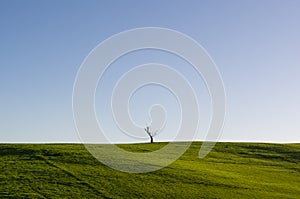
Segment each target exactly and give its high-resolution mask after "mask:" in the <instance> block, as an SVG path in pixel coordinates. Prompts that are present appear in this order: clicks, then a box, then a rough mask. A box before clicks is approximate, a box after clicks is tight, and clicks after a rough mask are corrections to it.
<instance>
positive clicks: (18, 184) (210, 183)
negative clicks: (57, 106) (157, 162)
mask: <svg viewBox="0 0 300 199" xmlns="http://www.w3.org/2000/svg"><path fill="white" fill-rule="evenodd" d="M163 145H164V143H154V144H131V145H129V144H128V145H122V146H121V147H122V148H124V149H126V150H128V151H139V152H147V151H152V150H156V149H158V148H160V147H162V146H163ZM200 146H201V143H199V142H195V143H193V144H192V146H191V147H190V148H189V150H188V151H186V153H185V154H184V155H183V156H182V157H181V158H180V159H179V160H177V161H176V162H174V163H173V164H171V165H170V166H168V167H166V168H164V169H161V170H158V171H155V172H152V173H145V174H132V173H124V172H120V171H116V170H113V169H111V168H109V167H107V166H105V165H103V164H101V163H100V162H99V161H97V160H96V159H95V158H93V156H91V155H90V153H89V152H88V151H87V150H86V149H85V147H84V146H83V145H80V144H0V158H1V161H0V168H1V173H0V198H10V197H11V198H300V144H254V143H218V144H217V145H216V147H215V148H214V149H213V150H212V151H211V153H209V155H208V156H206V157H205V158H204V159H199V158H198V152H199V148H200Z"/></svg>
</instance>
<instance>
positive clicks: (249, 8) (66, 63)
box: [0, 0, 300, 142]
mask: <svg viewBox="0 0 300 199" xmlns="http://www.w3.org/2000/svg"><path fill="white" fill-rule="evenodd" d="M299 8H300V1H297V0H287V1H281V0H264V1H260V0H251V1H250V0H248V1H238V0H236V1H233V0H229V1H215V0H213V1H154V0H153V1H147V2H146V1H145V2H142V1H134V0H125V1H78V0H75V1H58V0H54V1H38V0H28V1H17V0H2V1H0V91H1V92H0V142H78V141H79V139H78V136H77V133H76V128H75V125H74V122H73V116H72V89H73V83H74V81H75V77H76V73H77V71H78V69H79V67H80V65H81V63H82V61H83V60H84V58H85V57H86V56H87V55H88V53H89V52H90V51H91V50H92V49H93V48H94V47H95V46H96V45H98V44H99V43H100V42H101V41H103V40H104V39H106V38H108V37H109V36H111V35H113V34H116V33H119V32H121V31H125V30H128V29H132V28H139V27H147V26H155V27H164V28H170V29H174V30H177V31H180V32H183V33H185V34H187V35H189V36H190V37H192V38H193V39H195V40H196V41H197V42H199V43H200V44H201V45H202V46H203V47H204V48H205V49H206V50H207V52H208V53H209V54H210V56H211V57H212V58H213V60H214V61H215V63H216V64H217V66H218V68H219V70H220V73H221V75H222V78H223V81H224V85H225V88H226V95H227V114H226V121H225V125H224V130H223V134H222V137H221V141H253V142H300V122H299V120H300V103H299V102H300V88H299V85H300V78H299V77H300V37H299V35H300V12H299ZM148 53H149V54H150V55H148V57H147V56H146V54H147V52H144V53H142V54H140V55H139V54H136V55H135V57H133V58H132V59H130V55H129V57H128V58H124V60H123V63H122V65H126V67H127V66H128V67H129V66H130V65H131V63H134V64H137V63H147V62H149V61H152V60H155V61H157V62H164V61H166V60H167V61H168V64H169V65H173V66H174V67H175V68H176V69H178V70H180V64H181V62H180V61H176V58H172V59H169V55H156V53H155V52H148ZM154 54H155V55H154ZM132 60H135V61H134V62H132ZM120 61H122V60H120ZM182 64H183V63H182ZM124 67H125V66H124ZM118 71H119V72H120V70H118V69H115V70H114V69H112V74H117V72H118ZM182 72H183V73H185V74H186V75H187V77H188V79H189V80H191V81H192V82H193V83H192V84H193V85H199V87H197V86H195V87H196V89H198V92H197V94H198V97H199V101H200V104H202V105H200V107H202V110H203V115H204V116H206V115H209V110H208V108H207V107H208V106H209V105H205V104H206V102H209V100H208V99H207V95H205V94H203V93H204V92H203V93H202V90H203V89H202V88H205V86H204V84H203V82H202V83H201V79H200V80H197V79H196V78H197V77H194V75H193V73H192V72H191V71H189V70H188V69H182ZM116 77H117V75H115V76H109V78H106V81H108V82H109V81H110V80H111V79H116ZM108 86H109V85H108ZM99 89H100V88H99ZM106 89H108V88H106ZM149 89H153V88H149ZM108 90H109V89H108ZM153 92H154V91H153ZM157 92H158V93H160V92H162V91H160V90H159V89H158V90H157ZM158 95H159V96H162V95H163V94H161V95H160V94H158ZM202 95H203V96H202ZM135 97H136V98H137V101H139V102H137V103H141V104H142V105H141V107H146V106H148V105H149V104H150V102H156V101H157V100H158V98H157V97H156V98H155V97H154V98H153V99H152V100H153V101H145V98H143V97H142V93H140V94H137V95H136V96H135ZM166 97H170V96H167V94H166ZM161 98H162V99H164V97H161ZM97 99H98V100H97V103H98V104H96V106H97V114H98V116H99V118H101V117H105V114H103V112H101V111H103V110H102V109H101V107H103V106H104V102H102V101H101V99H102V100H103V98H101V95H100V96H99V95H98V96H97ZM104 99H106V98H104ZM171 101H172V100H170V101H167V102H171ZM171 104H172V103H171ZM171 109H172V107H171ZM132 110H133V112H132V114H133V118H136V120H137V121H139V122H140V123H141V125H142V124H143V123H145V122H146V120H143V119H140V118H141V117H142V116H140V115H139V114H141V113H140V112H139V111H137V110H140V108H138V109H137V108H136V109H134V108H133V109H132ZM107 111H108V110H107ZM143 113H144V112H143ZM134 115H135V116H134ZM173 115H174V114H173ZM205 118H206V119H204V123H207V122H208V121H209V119H207V118H208V117H205ZM104 119H105V118H104ZM173 119H175V121H176V117H175V118H173ZM177 119H178V118H177ZM108 123H109V122H108ZM205 125H208V124H203V129H205V128H206V126H205ZM108 126H109V125H108ZM107 128H110V127H107ZM170 128H171V127H170ZM112 131H113V129H112ZM169 131H170V130H169ZM202 138H203V133H202V134H201V132H200V135H199V139H202ZM167 139H168V136H165V137H161V140H167ZM125 141H126V139H125Z"/></svg>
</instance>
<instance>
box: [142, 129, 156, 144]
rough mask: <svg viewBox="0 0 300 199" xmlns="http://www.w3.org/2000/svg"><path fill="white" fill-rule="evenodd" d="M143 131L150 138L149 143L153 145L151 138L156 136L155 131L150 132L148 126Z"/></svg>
mask: <svg viewBox="0 0 300 199" xmlns="http://www.w3.org/2000/svg"><path fill="white" fill-rule="evenodd" d="M144 130H145V132H146V133H147V134H148V135H149V137H150V143H153V137H154V136H155V135H156V133H157V131H156V132H155V133H153V132H151V130H150V127H149V126H147V127H146V128H145V129H144Z"/></svg>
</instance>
